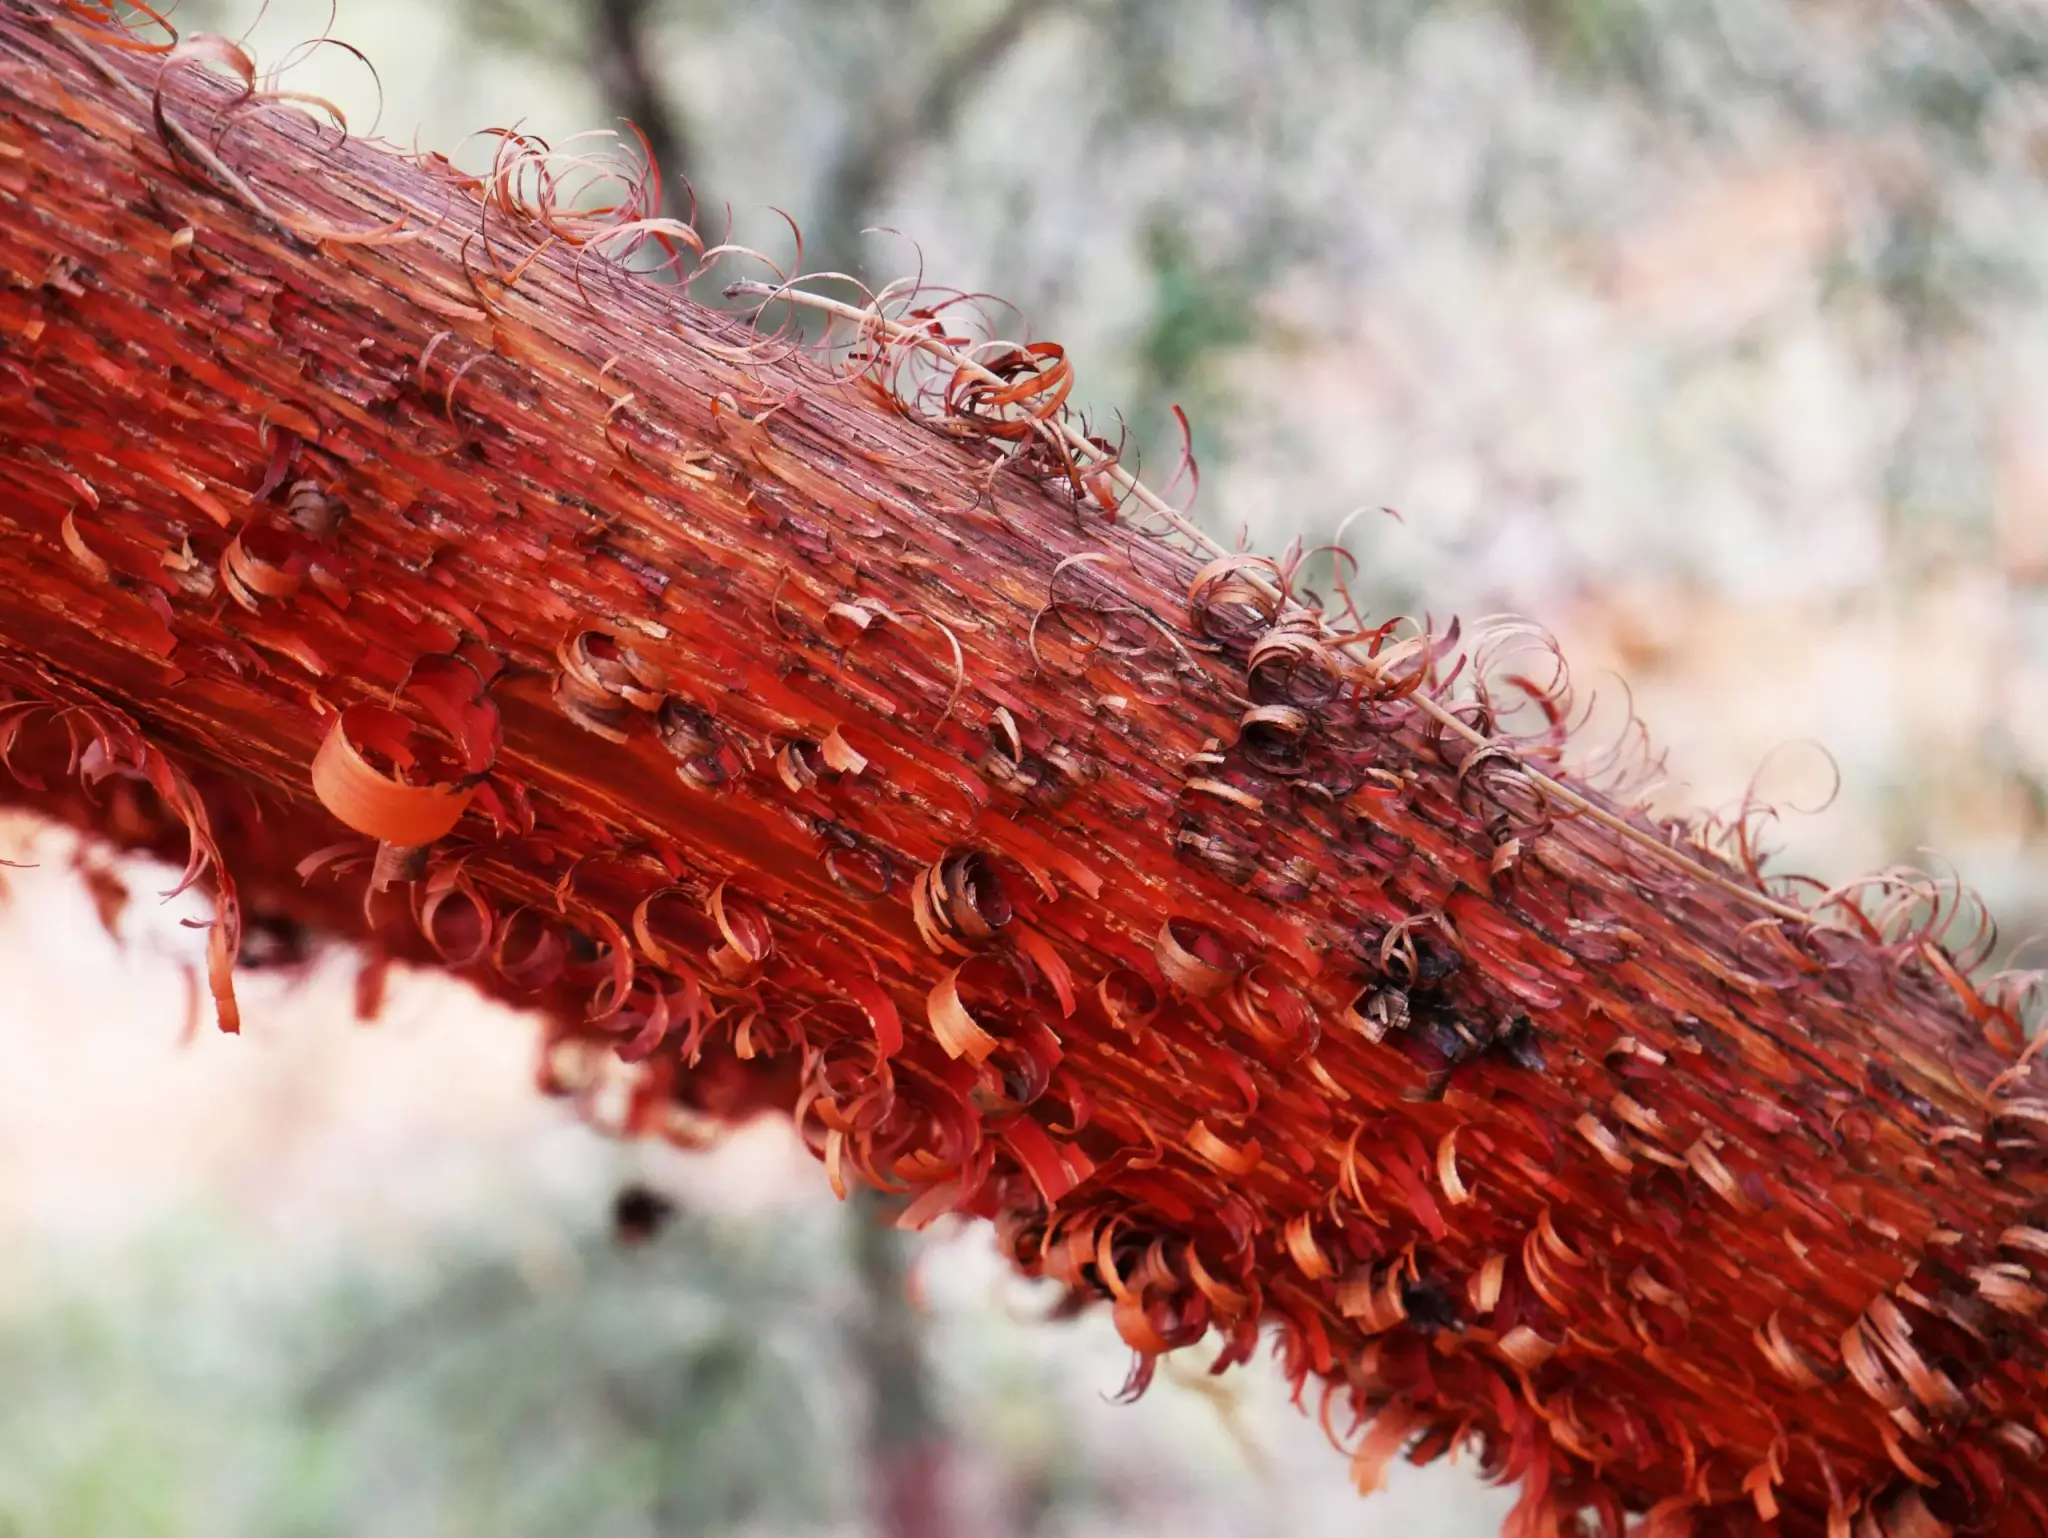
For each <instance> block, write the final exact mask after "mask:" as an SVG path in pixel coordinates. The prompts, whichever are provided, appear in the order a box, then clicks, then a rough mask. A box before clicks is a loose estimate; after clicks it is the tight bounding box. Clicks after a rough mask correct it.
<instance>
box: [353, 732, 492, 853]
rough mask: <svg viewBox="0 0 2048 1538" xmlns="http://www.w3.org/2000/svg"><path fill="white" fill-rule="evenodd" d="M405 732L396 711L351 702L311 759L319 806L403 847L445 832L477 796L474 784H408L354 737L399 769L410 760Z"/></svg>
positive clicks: (361, 829)
mask: <svg viewBox="0 0 2048 1538" xmlns="http://www.w3.org/2000/svg"><path fill="white" fill-rule="evenodd" d="M409 730H410V723H408V722H407V721H406V720H405V718H404V717H403V716H400V715H398V713H397V712H395V711H390V710H385V709H383V708H382V707H380V706H376V705H353V706H350V707H349V709H347V710H345V711H343V712H341V713H340V714H339V715H337V716H336V717H335V718H334V722H333V724H332V725H330V726H329V727H328V729H327V736H326V738H325V739H324V740H323V741H322V742H321V744H320V751H319V752H318V753H317V754H315V755H314V757H313V793H314V794H315V795H317V796H318V797H319V798H320V804H321V805H323V806H325V807H326V808H327V810H328V811H330V812H332V813H333V814H334V815H335V816H336V817H337V818H338V819H340V821H342V822H343V823H345V824H347V825H348V826H349V827H351V828H354V829H355V830H356V831H357V832H358V833H365V834H368V835H369V836H370V837H371V838H374V839H379V840H381V841H383V842H384V843H387V844H396V845H399V846H401V847H408V848H409V847H414V846H417V845H421V844H431V843H433V842H434V840H436V839H438V838H440V837H441V836H442V835H444V834H446V833H447V832H448V831H449V830H450V829H452V828H453V827H454V826H455V824H456V823H458V822H460V821H461V820H462V814H463V812H464V811H465V810H466V809H467V808H468V806H469V802H470V798H471V797H472V796H474V795H475V794H476V787H475V786H473V785H472V786H467V787H465V786H461V785H459V784H456V783H453V782H442V783H430V784H426V785H409V784H407V783H405V782H404V781H403V780H401V779H399V778H398V777H397V776H396V775H395V774H390V773H386V772H385V771H383V770H381V769H378V768H377V767H376V766H375V765H374V764H372V763H371V761H370V760H369V758H367V757H366V756H365V754H364V749H363V748H361V747H358V746H357V741H358V740H363V741H365V742H366V743H367V742H376V743H377V744H378V745H380V746H382V747H383V748H384V751H385V756H386V757H387V758H392V759H395V760H396V761H397V763H398V764H399V766H400V768H401V771H402V770H403V768H405V767H409V766H410V764H411V763H412V762H413V760H412V756H411V754H410V753H409V752H405V751H404V739H405V737H406V736H407V735H408V733H409ZM401 753H403V757H399V755H400V754H401Z"/></svg>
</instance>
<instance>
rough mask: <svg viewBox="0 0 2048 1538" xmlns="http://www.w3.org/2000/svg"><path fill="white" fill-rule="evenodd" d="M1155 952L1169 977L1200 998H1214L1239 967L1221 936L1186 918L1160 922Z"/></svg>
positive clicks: (1160, 966) (1182, 988)
mask: <svg viewBox="0 0 2048 1538" xmlns="http://www.w3.org/2000/svg"><path fill="white" fill-rule="evenodd" d="M1152 952H1153V955H1154V957H1155V958H1156V959H1157V960H1158V962H1159V970H1160V971H1161V972H1162V973H1164V974H1165V976H1166V980H1167V981H1168V982H1169V983H1171V984H1172V985H1173V986H1174V987H1176V988H1178V989H1180V990H1181V991H1182V992H1184V993H1187V994H1189V995H1191V996H1192V997H1194V998H1198V999H1212V998H1214V997H1215V996H1216V995H1217V994H1219V993H1221V992H1222V991H1223V990H1224V989H1225V988H1227V987H1229V986H1230V982H1231V979H1232V978H1234V977H1236V976H1237V974H1238V971H1239V969H1240V968H1239V963H1238V961H1237V958H1236V957H1235V956H1233V955H1232V954H1231V952H1230V950H1229V948H1228V946H1226V945H1225V944H1224V941H1223V938H1222V936H1220V935H1219V934H1217V933H1216V931H1214V930H1213V929H1209V928H1207V927H1206V926H1204V925H1200V924H1196V923H1193V922H1191V921H1189V920H1186V919H1168V920H1167V921H1166V922H1165V923H1164V924H1162V925H1160V926H1159V938H1158V939H1157V940H1156V941H1155V942H1154V943H1153V948H1152Z"/></svg>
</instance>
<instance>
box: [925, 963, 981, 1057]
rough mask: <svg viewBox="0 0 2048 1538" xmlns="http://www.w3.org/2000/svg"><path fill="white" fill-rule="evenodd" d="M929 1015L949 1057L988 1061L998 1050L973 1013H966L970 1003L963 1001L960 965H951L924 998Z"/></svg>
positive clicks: (934, 1031) (933, 1030) (936, 1034)
mask: <svg viewBox="0 0 2048 1538" xmlns="http://www.w3.org/2000/svg"><path fill="white" fill-rule="evenodd" d="M925 1013H926V1017H927V1018H928V1019H929V1020H930V1021H931V1027H932V1034H933V1035H934V1036H935V1037H937V1039H938V1043H939V1045H940V1046H941V1047H942V1048H944V1049H945V1053H946V1056H948V1057H956V1058H957V1057H964V1058H966V1059H967V1060H968V1061H969V1062H974V1063H980V1062H983V1061H985V1060H986V1059H987V1058H988V1056H989V1054H990V1053H992V1052H994V1051H995V1049H996V1045H997V1043H996V1039H995V1037H993V1036H991V1035H989V1033H988V1032H987V1031H985V1030H983V1029H982V1028H981V1026H980V1025H979V1024H978V1023H977V1022H976V1021H975V1018H974V1016H972V1015H970V1014H969V1013H968V1012H967V1006H966V1005H964V1004H962V1003H961V1002H960V968H959V967H953V968H951V969H950V970H949V971H948V972H947V973H946V975H945V976H944V977H942V978H940V979H939V982H938V986H936V987H935V988H933V989H932V991H931V995H930V997H929V998H927V999H926V1000H925Z"/></svg>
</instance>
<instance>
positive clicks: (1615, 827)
mask: <svg viewBox="0 0 2048 1538" xmlns="http://www.w3.org/2000/svg"><path fill="white" fill-rule="evenodd" d="M726 293H727V294H729V295H732V296H734V297H739V296H742V295H744V296H747V297H750V298H759V299H762V300H766V301H771V302H772V301H777V300H779V301H781V302H783V303H785V304H794V305H798V306H801V307H803V308H805V309H810V310H816V311H819V312H821V313H823V314H827V315H832V316H836V317H838V318H839V319H841V320H847V321H851V322H853V323H854V324H856V325H859V326H861V327H863V328H865V329H866V330H868V331H870V332H874V333H879V334H880V335H882V336H884V337H886V338H887V339H888V340H890V341H892V342H896V343H899V344H903V345H907V346H910V347H915V348H916V349H918V350H919V351H920V352H924V353H927V354H929V355H930V356H932V357H934V358H937V359H939V360H940V361H942V362H944V363H946V364H949V365H950V366H951V367H953V368H954V369H956V370H959V371H961V372H962V373H965V374H966V375H967V376H968V377H969V378H971V379H974V380H977V381H979V382H981V383H984V384H990V385H994V386H997V387H998V388H1000V387H1003V386H1005V385H1007V384H1008V383H1009V382H1010V381H1008V380H1005V379H1004V378H1002V376H1000V375H998V374H997V373H995V372H994V371H993V370H991V369H989V368H988V367H986V366H985V365H983V364H982V363H981V362H979V361H978V360H976V359H974V358H972V357H970V356H968V355H967V354H966V353H963V352H961V351H959V350H958V349H957V348H954V347H951V346H948V345H947V344H946V343H945V342H942V341H940V340H939V339H938V338H937V337H934V336H932V335H931V334H930V333H928V332H925V331H920V330H918V329H917V328H916V327H914V326H906V325H904V324H903V323H902V322H900V321H896V320H892V319H890V318H889V317H888V316H886V315H883V314H880V313H879V312H877V311H875V310H872V309H863V308H862V307H860V306H859V305H852V304H847V303H845V302H844V301H842V300H838V299H829V298H827V297H825V296H824V295H822V294H813V293H809V292H806V291H805V290H803V289H800V288H792V287H790V286H788V285H786V284H772V283H760V282H756V281H753V280H751V279H748V280H743V281H741V282H738V283H734V284H732V285H730V286H729V287H728V288H727V289H726ZM1038 425H1039V427H1040V429H1041V430H1042V431H1044V432H1046V433H1047V434H1050V435H1053V436H1056V437H1057V438H1058V439H1059V441H1060V443H1061V444H1062V445H1063V446H1064V447H1065V449H1066V450H1067V452H1068V453H1070V454H1073V455H1077V456H1080V457H1081V458H1082V459H1083V460H1084V461H1086V462H1087V463H1089V464H1092V465H1095V466H1097V467H1099V468H1100V469H1101V470H1102V471H1103V473H1104V474H1106V475H1107V476H1108V477H1109V478H1110V479H1111V480H1112V481H1114V482H1115V483H1116V484H1117V485H1118V486H1120V487H1122V488H1123V489H1124V490H1125V491H1126V492H1127V493H1128V494H1129V495H1130V496H1131V497H1132V499H1133V500H1135V501H1137V502H1139V503H1140V504H1142V505H1143V506H1144V507H1145V508H1146V509H1147V510H1148V511H1150V512H1152V513H1154V514H1157V515H1158V516H1159V517H1160V518H1163V519H1164V520H1165V521H1166V522H1167V524H1168V525H1170V526H1171V527H1172V528H1173V529H1174V531H1175V532H1177V533H1178V534H1180V535H1181V536H1182V537H1183V538H1185V539H1187V540H1189V541H1191V542H1192V543H1193V544H1195V545H1196V546H1197V547H1199V548H1200V549H1203V550H1206V551H1208V552H1209V553H1210V554H1212V555H1217V556H1227V555H1231V554H1233V553H1234V552H1232V551H1231V550H1229V549H1228V548H1227V547H1225V546H1224V545H1223V544H1221V543H1219V542H1218V541H1217V540H1216V539H1215V538H1214V537H1213V536H1211V535H1210V534H1208V533H1207V532H1206V531H1205V530H1203V529H1202V528H1200V527H1199V526H1198V525H1197V524H1195V523H1194V522H1193V521H1192V520H1191V519H1189V518H1188V516H1187V515H1186V514H1185V513H1183V512H1181V511H1180V509H1179V508H1177V507H1174V506H1173V505H1172V504H1171V503H1169V502H1168V501H1166V499H1165V498H1163V497H1161V496H1160V495H1159V494H1158V493H1157V492H1155V491H1153V490H1152V489H1151V488H1150V487H1148V486H1147V485H1145V483H1144V482H1143V481H1141V480H1139V479H1138V478H1137V476H1135V475H1133V474H1132V473H1131V472H1130V471H1129V470H1127V469H1126V468H1125V467H1124V466H1123V465H1122V464H1121V463H1120V462H1119V461H1118V459H1117V456H1116V455H1115V454H1114V453H1113V452H1111V451H1109V450H1106V449H1103V448H1102V447H1100V446H1099V445H1097V444H1095V443H1093V442H1091V441H1090V440H1089V438H1088V437H1087V436H1086V435H1085V434H1084V433H1082V432H1081V430H1080V429H1079V428H1077V427H1075V426H1074V425H1073V423H1071V422H1069V421H1068V420H1066V418H1065V416H1064V415H1061V416H1060V417H1058V418H1055V419H1051V420H1041V421H1040V422H1039V424H1038ZM1238 575H1239V576H1240V577H1241V578H1242V579H1244V580H1245V581H1247V582H1249V583H1250V584H1251V585H1252V586H1253V587H1255V588H1256V589H1257V590H1258V591H1259V592H1261V593H1262V594H1263V595H1264V596H1266V597H1268V598H1270V599H1272V600H1274V601H1275V602H1276V603H1278V604H1280V605H1282V606H1283V607H1282V611H1281V612H1283V613H1284V612H1287V611H1290V610H1291V611H1293V612H1295V613H1298V614H1301V615H1304V616H1307V617H1309V618H1311V619H1315V620H1317V621H1318V623H1320V622H1321V616H1320V615H1318V614H1317V613H1316V612H1315V611H1314V610H1311V609H1309V608H1307V607H1306V606H1304V605H1302V604H1301V603H1299V602H1297V601H1296V600H1295V599H1293V598H1292V597H1290V596H1289V595H1288V594H1287V593H1285V592H1283V591H1282V590H1281V589H1280V588H1279V587H1277V586H1275V585H1274V584H1273V583H1271V582H1269V581H1267V580H1266V579H1265V578H1264V577H1262V576H1260V575H1259V574H1258V573H1256V572H1250V571H1245V572H1240V573H1238ZM1338 644H1339V645H1340V646H1343V645H1349V644H1351V643H1349V642H1340V643H1338ZM1351 661H1352V663H1353V664H1354V665H1355V666H1358V667H1359V668H1360V669H1361V670H1362V671H1363V672H1365V673H1366V674H1367V675H1368V676H1369V677H1371V678H1373V679H1374V680H1380V679H1382V678H1383V677H1384V674H1383V673H1382V671H1381V669H1380V668H1379V666H1378V664H1377V663H1375V662H1374V661H1373V660H1372V659H1371V658H1362V657H1356V656H1354V657H1353V658H1352V659H1351ZM1411 697H1412V698H1413V699H1414V700H1415V703H1416V704H1417V705H1418V706H1419V707H1420V708H1421V710H1422V711H1423V713H1424V714H1425V715H1427V716H1429V717H1430V719H1431V720H1433V721H1435V722H1436V723H1437V724H1438V725H1439V726H1441V727H1442V728H1443V729H1444V730H1445V731H1447V732H1450V733H1451V734H1453V735H1454V736H1457V737H1459V738H1462V739H1463V740H1464V741H1466V742H1467V743H1470V744H1471V745H1472V746H1474V747H1484V748H1501V749H1505V750H1506V751H1507V752H1508V753H1509V754H1510V755H1511V756H1512V758H1513V761H1514V764H1515V767H1516V768H1517V769H1519V770H1520V771H1521V772H1522V773H1523V774H1526V775H1527V776H1528V777H1529V778H1530V779H1531V780H1532V781H1533V782H1534V783H1536V784H1537V785H1540V786H1541V787H1542V788H1543V789H1544V790H1545V791H1546V792H1548V793H1549V794H1550V795H1552V796H1555V797H1556V798H1557V799H1558V801H1560V802H1562V803H1563V804H1564V805H1566V806H1568V807H1570V808H1572V809H1573V810H1574V811H1576V812H1578V813H1580V814H1581V815H1583V816H1585V817H1588V818H1590V819H1591V820H1592V821H1594V822H1596V823H1598V824H1599V825H1600V826H1602V827H1604V828H1606V829H1607V830H1608V831H1610V832H1612V833H1614V834H1616V835H1618V836H1619V837H1621V838H1623V839H1625V840H1626V841H1628V842H1629V843H1631V844H1634V845H1635V846H1636V847H1638V848H1640V849H1644V850H1647V851H1649V852H1651V853H1654V854H1656V855H1657V856H1658V857H1659V858H1661V859H1663V860H1664V861H1666V862H1667V863H1668V864H1670V865H1672V866H1674V867H1676V868H1677V869H1678V870H1681V871H1683V872H1685V874H1687V875H1688V876H1691V877H1693V878H1694V879H1695V880H1698V881H1703V882H1705V883H1706V884H1708V885H1709V886H1712V887H1714V888H1715V889H1716V890H1718V891H1721V892H1725V893H1727V894H1728V895H1729V896H1731V897H1735V898H1738V899H1740V900H1741V901H1742V902H1745V903H1747V904H1749V905H1750V906H1752V907H1755V908H1758V909H1760V910H1762V911H1763V912H1765V913H1769V914H1772V915H1773V916H1775V917H1777V918H1780V919H1784V920H1787V921H1789V922H1791V923H1795V924H1802V925H1819V924H1821V923H1822V920H1821V919H1820V917H1819V916H1818V915H1816V914H1814V913H1810V912H1808V911H1807V910H1806V909H1804V908H1799V907H1795V906H1793V905H1792V904H1790V903H1786V902H1780V901H1779V900H1778V899H1776V898H1774V897H1772V896H1770V895H1769V894H1768V893H1766V892H1759V891H1756V890H1755V889H1754V888H1751V887H1746V886H1744V885H1742V884H1741V883H1740V882H1738V881H1733V880H1730V879H1729V878H1728V877H1727V876H1724V875H1722V874H1721V873H1720V872H1719V871H1716V870H1714V869H1713V868H1712V867H1710V866H1708V865H1706V864H1703V863H1702V862H1701V861H1699V860H1696V859H1694V858H1693V857H1692V856H1690V855H1688V854H1686V853H1684V852H1683V851H1682V850H1678V849H1674V848H1672V847H1671V845H1669V844H1667V843H1665V842H1664V841H1663V840H1662V839H1659V838H1658V837H1656V836H1655V835H1654V834H1652V833H1650V832H1648V831H1646V830H1645V829H1642V828H1639V827H1637V826H1636V825H1635V824H1634V823H1632V822H1630V821H1629V820H1628V819H1627V818H1626V817H1623V816H1621V815H1620V814H1619V813H1617V812H1613V811H1610V810H1609V809H1608V808H1606V807H1604V806H1601V805H1600V804H1599V803H1598V802H1596V801H1594V800H1592V799H1591V798H1590V797H1588V796H1586V795H1584V794H1582V793H1581V792H1579V791H1577V790H1574V789H1573V788H1572V787H1571V786H1569V785H1566V784H1564V783H1563V782H1562V781H1560V780H1557V779H1554V778H1552V777H1551V776H1550V775H1548V774H1545V773H1544V772H1543V771H1542V770H1541V769H1538V768H1536V767H1535V766H1534V765H1532V764H1530V763H1528V762H1527V761H1526V760H1525V759H1523V758H1522V756H1521V755H1520V754H1518V753H1515V751H1514V749H1513V748H1512V747H1511V746H1509V745H1508V744H1505V743H1498V742H1495V741H1493V740H1492V739H1490V738H1488V737H1487V736H1486V735H1485V734H1484V733H1482V732H1479V731H1476V730H1475V729H1474V728H1472V727H1471V726H1468V725H1467V724H1466V723H1465V722H1464V721H1462V720H1461V719H1459V717H1458V716H1457V715H1456V714H1455V713H1454V712H1453V711H1451V710H1450V709H1448V708H1447V707H1446V706H1444V705H1442V704H1440V703H1439V702H1438V701H1436V700H1435V699H1432V698H1431V697H1430V696H1429V695H1427V694H1422V693H1419V692H1418V693H1416V694H1415V695H1413V696H1411Z"/></svg>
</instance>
